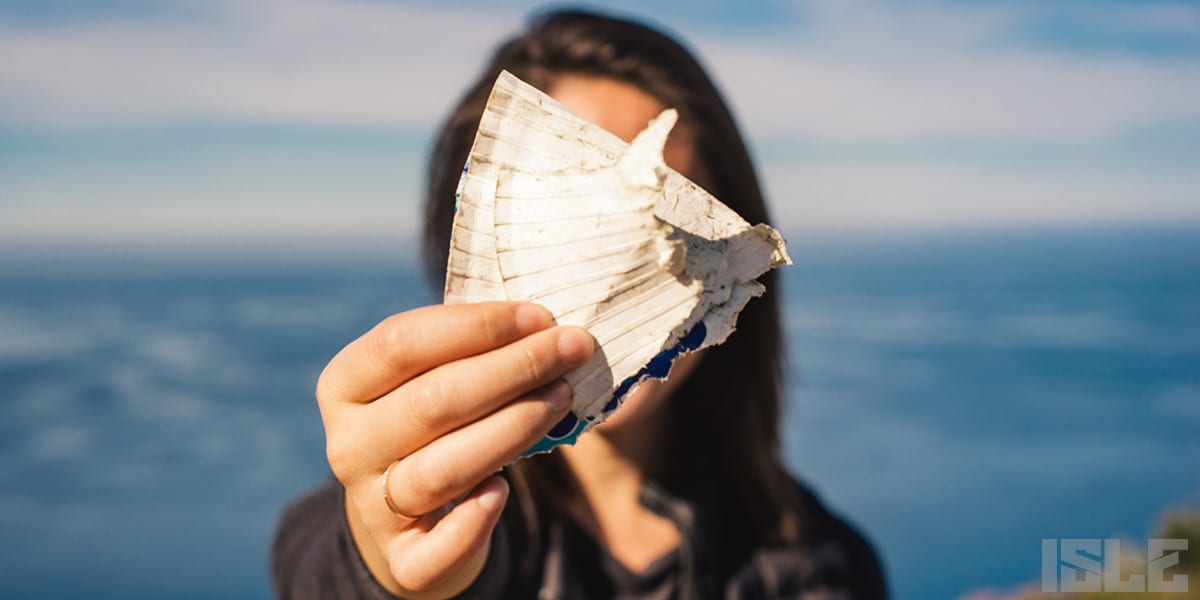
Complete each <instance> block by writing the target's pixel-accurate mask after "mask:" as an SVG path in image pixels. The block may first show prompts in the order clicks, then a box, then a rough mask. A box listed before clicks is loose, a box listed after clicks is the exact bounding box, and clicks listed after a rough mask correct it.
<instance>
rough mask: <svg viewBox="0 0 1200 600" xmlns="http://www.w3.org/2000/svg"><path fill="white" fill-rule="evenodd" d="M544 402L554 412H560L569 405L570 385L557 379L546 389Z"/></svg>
mask: <svg viewBox="0 0 1200 600" xmlns="http://www.w3.org/2000/svg"><path fill="white" fill-rule="evenodd" d="M546 404H549V405H550V408H551V409H552V410H554V412H562V411H564V410H566V409H567V407H568V406H570V405H571V386H569V385H567V382H565V381H559V382H557V383H555V384H553V385H551V386H550V389H547V390H546Z"/></svg>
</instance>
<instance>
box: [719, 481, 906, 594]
mask: <svg viewBox="0 0 1200 600" xmlns="http://www.w3.org/2000/svg"><path fill="white" fill-rule="evenodd" d="M795 491H796V500H797V503H798V505H799V507H800V509H801V515H802V523H801V524H800V535H799V537H798V539H797V540H796V541H795V542H792V543H788V544H774V545H769V546H764V547H762V548H758V549H756V550H755V551H754V552H753V553H752V554H751V556H750V557H749V559H748V560H747V561H746V562H745V563H744V564H743V565H742V566H741V567H740V568H739V569H738V570H737V571H736V572H735V573H734V576H733V577H732V578H730V580H729V581H728V584H727V588H726V597H727V598H887V585H886V580H885V578H884V574H883V568H882V566H881V563H880V560H879V555H878V553H876V551H875V548H874V546H873V544H872V543H871V542H870V541H869V540H868V539H867V538H866V536H864V535H863V534H862V533H861V532H860V531H859V530H858V529H857V528H856V527H855V526H853V525H852V524H851V523H849V522H847V521H846V520H845V519H843V518H842V517H840V516H838V515H837V514H835V513H834V512H832V511H830V510H829V509H828V508H827V507H826V506H825V504H824V502H822V501H821V499H820V498H819V497H818V496H817V495H816V493H814V492H813V491H812V490H811V489H810V488H809V487H808V486H806V485H804V484H803V483H801V482H799V481H795Z"/></svg>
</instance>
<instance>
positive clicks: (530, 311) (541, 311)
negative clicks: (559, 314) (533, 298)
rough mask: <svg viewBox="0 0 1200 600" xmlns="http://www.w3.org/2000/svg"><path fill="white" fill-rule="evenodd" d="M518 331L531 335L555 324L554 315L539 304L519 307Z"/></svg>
mask: <svg viewBox="0 0 1200 600" xmlns="http://www.w3.org/2000/svg"><path fill="white" fill-rule="evenodd" d="M516 319H517V331H519V332H521V335H529V334H531V333H535V332H538V331H541V330H543V329H545V328H547V327H549V326H551V325H552V324H554V315H551V314H550V311H548V310H546V309H545V308H543V307H541V306H539V305H537V304H532V303H529V304H522V305H521V306H519V307H517V315H516Z"/></svg>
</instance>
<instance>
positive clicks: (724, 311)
mask: <svg viewBox="0 0 1200 600" xmlns="http://www.w3.org/2000/svg"><path fill="white" fill-rule="evenodd" d="M676 119H677V116H676V112H675V110H673V109H668V110H665V111H663V112H662V113H661V114H660V115H658V116H657V117H655V118H654V120H652V121H651V122H650V124H649V125H648V126H647V127H646V129H645V130H643V131H642V132H641V133H639V134H638V135H637V137H636V138H635V139H634V140H633V143H631V144H626V143H625V142H624V141H622V140H621V139H620V138H618V137H616V136H615V135H613V134H611V133H609V132H608V131H605V130H604V129H602V128H600V127H598V126H596V125H594V124H592V123H589V122H587V121H585V120H583V119H581V118H580V117H577V116H576V115H574V114H573V113H571V112H570V111H569V110H567V109H566V108H565V107H563V106H562V105H561V104H559V103H558V102H556V101H554V100H553V99H552V98H550V97H549V96H547V95H546V94H544V93H542V92H541V91H539V90H537V89H536V88H534V87H533V86H531V85H529V84H527V83H525V82H523V81H521V80H520V79H518V78H517V77H515V76H514V75H512V74H511V73H509V72H507V71H505V72H502V73H501V74H500V77H499V78H498V79H497V80H496V84H495V86H494V87H493V88H492V93H491V96H490V97H489V99H488V102H487V106H486V108H485V109H484V112H483V118H482V120H481V121H480V123H479V131H478V132H477V133H476V136H475V143H474V145H473V146H472V147H471V152H470V154H469V156H468V159H467V166H466V167H465V168H464V169H463V176H462V180H461V181H460V183H459V189H458V198H457V208H456V212H455V215H454V229H453V233H452V237H451V243H450V259H449V264H448V265H447V267H446V289H445V302H446V304H461V303H466V302H484V301H490V300H523V301H529V302H536V303H538V304H540V305H542V306H545V307H546V308H547V309H549V310H550V312H551V313H552V314H553V315H554V317H555V319H556V320H557V321H558V323H559V324H563V325H568V324H570V325H580V326H582V327H584V328H586V329H587V330H588V331H589V332H591V334H592V336H593V337H595V338H596V342H597V350H596V353H595V355H594V356H593V357H592V359H591V360H590V361H589V362H587V363H586V364H584V365H583V366H582V367H580V368H578V369H576V370H574V371H572V372H571V373H568V374H567V375H566V377H565V379H566V380H567V382H568V383H569V384H570V385H571V388H572V391H573V392H574V399H573V401H572V405H571V412H570V413H569V414H568V415H567V417H566V418H564V419H563V420H562V422H560V423H559V424H558V425H557V426H555V427H554V429H553V430H552V431H551V432H550V433H549V434H548V435H547V436H546V437H545V438H543V439H542V440H541V441H540V442H538V443H537V444H536V445H535V446H534V447H533V448H531V449H530V450H529V452H527V454H533V453H537V452H543V451H548V450H550V449H552V448H553V447H555V446H557V445H560V444H573V443H574V442H575V440H576V439H577V438H578V437H579V435H580V434H582V433H583V432H585V431H587V430H588V429H591V428H592V427H593V426H595V425H597V424H599V423H601V422H602V421H604V420H605V419H606V418H607V417H608V416H609V415H610V414H612V412H613V411H615V410H616V409H617V408H618V407H619V406H620V404H621V402H622V400H623V399H624V398H625V397H627V396H628V395H629V393H630V392H632V391H633V390H634V388H636V387H637V385H638V384H639V383H640V382H641V381H643V380H645V379H647V378H651V377H653V378H659V379H661V378H665V377H666V376H667V373H668V372H669V370H670V368H671V364H672V363H673V362H674V361H675V359H676V358H678V357H680V356H682V355H684V354H687V353H689V352H694V351H696V350H699V349H701V348H705V347H708V346H712V345H715V344H720V343H721V342H723V341H725V338H727V337H729V334H730V333H731V332H733V330H734V325H735V323H736V321H737V315H738V313H739V312H740V311H741V310H742V307H744V306H745V305H746V302H748V301H749V300H750V299H751V298H753V297H755V296H758V295H760V294H762V293H763V291H764V288H763V286H762V285H761V284H759V283H758V282H757V281H755V278H757V277H758V276H759V275H762V274H763V273H765V272H766V271H768V270H769V269H772V268H774V267H777V266H779V265H783V264H791V262H792V261H791V258H789V257H788V254H787V249H786V247H785V245H784V241H783V238H782V237H781V236H780V235H779V232H777V231H776V230H775V229H773V228H771V227H770V226H768V225H763V224H760V225H754V226H751V225H750V224H749V223H747V222H746V221H745V220H743V219H742V218H741V217H740V216H738V215H737V214H736V213H735V212H733V211H732V210H731V209H729V207H727V206H725V205H724V204H721V202H720V201H718V200H717V199H716V198H714V197H713V196H712V195H711V194H709V193H708V192H706V191H704V190H703V189H701V188H700V187H699V186H698V185H696V184H695V183H692V182H691V181H689V180H688V179H687V178H685V177H684V176H683V175H680V174H679V173H677V172H676V171H674V170H672V169H670V168H668V167H667V166H666V165H665V164H664V163H663V158H662V151H663V145H664V144H665V143H666V139H667V134H669V133H670V131H671V129H672V127H674V125H675V121H676Z"/></svg>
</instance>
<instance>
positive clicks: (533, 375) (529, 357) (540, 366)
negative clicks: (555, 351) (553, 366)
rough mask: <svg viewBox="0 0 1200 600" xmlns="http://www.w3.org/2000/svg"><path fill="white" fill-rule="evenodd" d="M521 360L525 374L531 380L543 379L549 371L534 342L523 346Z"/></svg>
mask: <svg viewBox="0 0 1200 600" xmlns="http://www.w3.org/2000/svg"><path fill="white" fill-rule="evenodd" d="M521 352H522V356H521V362H522V368H523V369H524V375H525V377H526V379H527V380H528V381H529V382H531V383H532V382H537V381H541V380H542V377H544V376H545V374H546V371H548V367H547V365H545V364H544V362H545V361H543V359H542V355H541V353H539V352H538V351H537V349H536V348H535V347H534V346H533V345H532V344H525V345H523V346H522V347H521Z"/></svg>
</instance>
